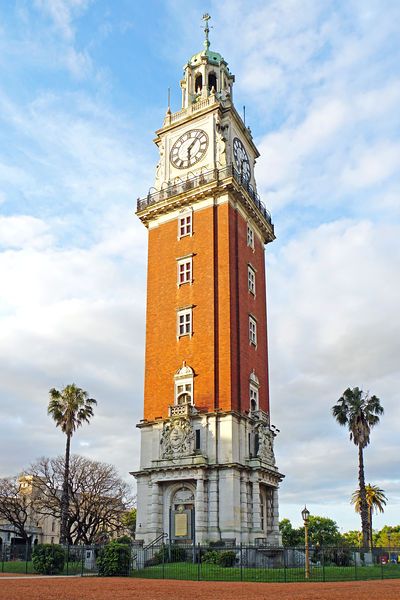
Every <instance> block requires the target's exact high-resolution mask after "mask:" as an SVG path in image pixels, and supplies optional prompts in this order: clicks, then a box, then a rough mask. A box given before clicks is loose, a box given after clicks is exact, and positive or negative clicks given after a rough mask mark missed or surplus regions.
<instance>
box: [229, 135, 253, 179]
mask: <svg viewBox="0 0 400 600" xmlns="http://www.w3.org/2000/svg"><path fill="white" fill-rule="evenodd" d="M233 158H234V159H235V163H236V166H237V168H238V169H239V173H240V174H241V175H242V176H243V179H245V180H246V181H250V175H251V169H250V161H249V157H248V156H247V152H246V149H245V147H244V146H243V144H242V142H241V141H240V140H239V138H237V137H235V138H233Z"/></svg>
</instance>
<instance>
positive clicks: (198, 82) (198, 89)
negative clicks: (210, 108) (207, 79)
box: [194, 73, 203, 94]
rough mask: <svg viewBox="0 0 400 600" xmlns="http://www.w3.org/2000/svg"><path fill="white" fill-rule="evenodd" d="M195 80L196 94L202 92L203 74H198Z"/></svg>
mask: <svg viewBox="0 0 400 600" xmlns="http://www.w3.org/2000/svg"><path fill="white" fill-rule="evenodd" d="M194 81H195V83H194V91H195V93H196V94H200V92H201V88H202V87H203V76H202V75H201V73H199V74H198V75H196V79H195V80H194Z"/></svg>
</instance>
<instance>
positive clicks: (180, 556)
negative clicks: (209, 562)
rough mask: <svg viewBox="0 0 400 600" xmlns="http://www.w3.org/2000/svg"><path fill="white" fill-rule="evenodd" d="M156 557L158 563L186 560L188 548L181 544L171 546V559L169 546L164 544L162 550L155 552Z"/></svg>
mask: <svg viewBox="0 0 400 600" xmlns="http://www.w3.org/2000/svg"><path fill="white" fill-rule="evenodd" d="M154 559H155V560H156V561H157V564H158V565H159V564H161V563H162V562H185V560H186V550H185V549H184V548H180V547H179V546H171V560H169V546H167V545H166V544H164V545H163V546H162V547H161V548H160V550H158V551H157V552H156V553H155V554H154Z"/></svg>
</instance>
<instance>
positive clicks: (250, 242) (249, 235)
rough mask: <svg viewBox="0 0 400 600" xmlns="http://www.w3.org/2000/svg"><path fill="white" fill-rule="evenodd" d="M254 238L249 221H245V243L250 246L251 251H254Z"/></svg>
mask: <svg viewBox="0 0 400 600" xmlns="http://www.w3.org/2000/svg"><path fill="white" fill-rule="evenodd" d="M254 238H255V231H254V229H253V228H252V227H251V225H250V224H249V223H247V245H248V246H250V248H251V249H252V250H253V252H254Z"/></svg>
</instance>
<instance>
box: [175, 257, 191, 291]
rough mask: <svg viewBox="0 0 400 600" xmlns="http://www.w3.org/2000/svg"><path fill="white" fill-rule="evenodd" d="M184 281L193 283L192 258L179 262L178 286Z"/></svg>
mask: <svg viewBox="0 0 400 600" xmlns="http://www.w3.org/2000/svg"><path fill="white" fill-rule="evenodd" d="M183 283H192V259H191V258H185V259H184V260H180V261H179V262H178V287H179V286H180V285H182V284H183Z"/></svg>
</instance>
